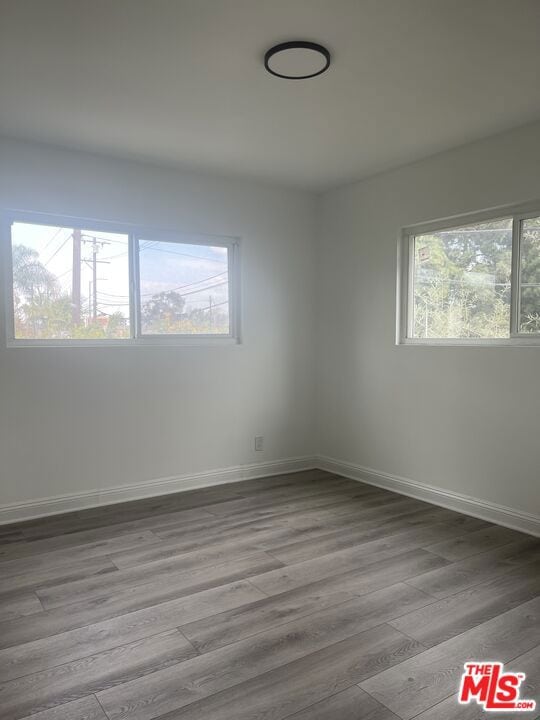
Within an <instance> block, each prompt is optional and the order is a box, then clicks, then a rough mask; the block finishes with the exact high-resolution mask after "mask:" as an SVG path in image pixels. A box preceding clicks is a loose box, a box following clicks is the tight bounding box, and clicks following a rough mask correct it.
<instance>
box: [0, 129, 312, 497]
mask: <svg viewBox="0 0 540 720" xmlns="http://www.w3.org/2000/svg"><path fill="white" fill-rule="evenodd" d="M314 202H315V200H314V198H313V196H311V195H309V194H307V193H302V192H299V191H290V190H286V189H276V188H273V187H268V186H263V185H257V184H255V183H250V182H247V181H246V182H241V181H237V180H229V179H224V178H223V179H220V178H212V177H206V176H203V175H196V174H189V173H188V174H182V173H179V172H176V171H174V170H167V169H163V168H157V167H153V166H147V165H141V164H137V163H132V162H125V161H118V160H113V159H107V158H103V157H98V156H93V155H89V154H83V153H76V152H70V151H63V150H57V149H54V148H47V147H45V146H40V145H33V144H25V143H15V142H10V141H2V142H0V208H12V209H17V208H18V209H26V210H35V211H42V212H49V213H60V214H64V215H75V216H82V217H88V218H99V219H103V220H118V221H127V222H135V223H144V224H146V225H149V226H156V227H160V228H173V229H179V230H186V231H193V232H201V233H210V234H224V235H234V236H240V237H241V238H242V296H243V340H244V342H243V344H242V345H240V346H228V347H222V348H219V347H218V348H216V347H206V348H201V347H199V348H191V349H186V348H174V349H170V348H158V347H156V348H150V349H149V348H144V349H142V348H85V349H79V348H61V349H58V348H56V349H54V348H52V349H45V348H37V349H36V348H27V349H23V348H12V349H6V348H5V343H4V328H3V327H0V474H1V478H0V506H1V505H5V504H8V503H18V502H20V501H25V500H30V499H36V498H38V497H50V496H55V495H64V494H71V493H78V492H83V491H90V490H94V489H99V488H110V487H114V486H118V485H123V484H131V483H138V482H145V481H148V480H153V479H156V478H161V477H167V476H171V475H180V474H184V473H193V472H198V471H205V470H212V469H215V468H224V467H230V466H236V465H240V464H244V463H252V462H257V461H272V460H275V459H281V458H290V457H297V456H304V455H311V454H312V453H313V446H312V437H313V433H312V418H313V416H314V412H313V409H314V408H313V403H312V390H313V373H312V368H313V364H312V352H311V351H312V348H311V341H312V320H313V311H312V282H313V221H314ZM2 318H3V314H2ZM0 322H2V321H0ZM255 435H264V437H265V451H264V452H263V453H255V452H254V448H253V439H254V436H255Z"/></svg>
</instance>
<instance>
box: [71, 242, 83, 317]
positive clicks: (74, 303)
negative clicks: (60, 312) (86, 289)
mask: <svg viewBox="0 0 540 720" xmlns="http://www.w3.org/2000/svg"><path fill="white" fill-rule="evenodd" d="M72 239H73V270H72V285H71V288H72V289H71V320H72V322H73V324H74V325H80V323H81V231H80V230H79V229H75V230H73V235H72Z"/></svg>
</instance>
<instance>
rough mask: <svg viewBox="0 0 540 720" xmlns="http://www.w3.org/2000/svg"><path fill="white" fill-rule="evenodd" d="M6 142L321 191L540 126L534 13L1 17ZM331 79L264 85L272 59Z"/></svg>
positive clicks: (398, 4) (442, 10) (489, 4)
mask: <svg viewBox="0 0 540 720" xmlns="http://www.w3.org/2000/svg"><path fill="white" fill-rule="evenodd" d="M0 12H1V16H0V134H4V135H8V136H12V137H21V138H29V139H35V140H40V141H46V142H52V143H55V144H60V145H65V146H68V147H76V148H82V149H86V150H91V151H96V152H101V153H109V154H114V155H117V156H126V157H137V158H141V159H146V160H151V161H157V162H160V163H168V164H178V165H182V166H184V167H188V168H196V169H200V170H212V171H214V172H219V173H234V174H243V175H246V176H249V177H257V178H261V179H265V180H270V181H272V182H283V183H286V184H290V185H298V186H302V187H308V188H313V189H317V190H318V189H324V188H328V187H331V186H335V185H338V184H342V183H345V182H347V181H351V180H355V179H360V178H362V177H366V176H368V175H371V174H373V173H376V172H379V171H381V170H384V169H387V168H390V167H393V166H396V165H400V164H403V163H406V162H410V161H412V160H415V159H418V158H421V157H425V156H427V155H430V154H432V153H435V152H438V151H441V150H445V149H447V148H450V147H453V146H456V145H460V144H463V143H466V142H469V141H471V140H475V139H477V138H481V137H485V136H487V135H490V134H494V133H497V132H499V131H502V130H506V129H508V128H511V127H514V126H517V125H521V124H525V123H527V122H531V121H534V120H536V119H538V118H540V92H539V82H538V81H539V77H540V39H539V38H540V0H0ZM291 39H306V40H313V41H318V42H321V43H323V44H325V45H327V46H328V48H329V49H330V50H331V52H332V55H333V63H332V66H331V68H330V70H329V71H328V72H327V73H326V74H324V75H322V76H320V77H317V78H312V79H310V80H305V81H287V80H281V79H279V78H276V77H273V76H271V75H269V74H267V73H266V72H265V71H264V69H263V66H262V56H263V55H264V52H265V50H266V49H268V47H269V46H271V45H273V44H275V43H277V42H282V41H285V40H291Z"/></svg>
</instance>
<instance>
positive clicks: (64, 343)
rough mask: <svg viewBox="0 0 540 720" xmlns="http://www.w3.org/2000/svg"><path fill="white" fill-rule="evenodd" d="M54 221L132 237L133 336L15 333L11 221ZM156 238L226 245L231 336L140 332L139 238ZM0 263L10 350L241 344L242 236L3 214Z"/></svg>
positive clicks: (59, 217) (183, 242)
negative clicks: (41, 336)
mask: <svg viewBox="0 0 540 720" xmlns="http://www.w3.org/2000/svg"><path fill="white" fill-rule="evenodd" d="M16 222H19V223H29V224H32V225H51V226H53V227H66V228H70V229H71V228H73V229H80V230H85V229H86V230H88V229H92V230H96V231H97V232H100V231H101V232H108V233H120V234H123V235H127V236H128V258H129V296H130V337H129V338H125V339H119V338H115V339H110V340H106V339H88V340H84V339H27V338H16V337H15V312H14V311H15V306H14V296H13V295H14V293H13V268H12V248H11V226H12V224H13V223H16ZM141 240H157V241H164V242H171V243H173V242H174V243H176V244H179V245H211V246H213V247H224V248H227V259H228V281H229V333H228V334H218V333H216V334H207V335H204V334H200V335H199V334H189V335H188V334H182V335H181V334H169V335H165V334H163V335H147V334H144V335H143V334H142V333H141V327H140V325H141V323H140V276H139V251H138V247H139V242H140V241H141ZM0 262H1V264H2V266H3V268H4V273H3V277H2V281H3V284H4V292H3V293H2V299H3V302H4V305H5V307H4V313H3V314H4V318H5V328H6V332H5V336H6V346H7V347H8V348H20V347H85V348H88V347H156V346H168V347H175V346H177V347H196V346H205V345H207V346H224V345H239V344H241V329H240V325H241V322H240V321H241V308H240V238H239V237H230V236H221V235H219V236H218V235H203V234H201V233H189V232H186V231H175V230H162V229H156V228H150V227H145V226H137V225H133V224H128V223H117V222H108V221H101V220H92V219H89V218H80V217H70V216H60V215H49V214H46V213H35V212H26V211H19V210H17V211H9V212H5V213H4V214H3V218H2V233H1V237H0Z"/></svg>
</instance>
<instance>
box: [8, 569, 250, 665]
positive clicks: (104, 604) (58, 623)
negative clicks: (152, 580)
mask: <svg viewBox="0 0 540 720" xmlns="http://www.w3.org/2000/svg"><path fill="white" fill-rule="evenodd" d="M262 597H264V593H262V592H261V591H260V590H257V589H256V588H255V586H254V585H251V584H250V583H249V582H248V581H246V580H239V581H236V582H231V583H226V584H223V585H218V586H216V587H212V588H209V589H207V590H202V591H200V592H196V593H193V594H190V595H186V596H183V597H179V598H176V597H175V598H174V599H172V600H167V601H163V602H159V599H158V600H157V601H156V598H155V596H154V595H151V594H149V593H143V594H141V593H134V592H133V591H130V590H128V591H125V592H123V593H115V594H113V595H111V596H110V597H107V598H98V599H96V600H89V601H84V602H82V603H74V604H72V605H64V606H62V607H59V608H54V609H53V610H46V611H44V612H41V613H39V614H36V615H33V616H32V617H25V618H20V619H18V620H15V621H11V622H6V623H2V624H1V625H0V648H2V649H3V648H14V650H13V655H10V654H9V653H8V654H7V657H16V656H17V648H16V647H15V646H17V645H20V647H21V650H23V652H26V651H25V650H24V648H25V647H26V645H28V644H30V645H32V644H33V643H34V642H35V641H38V640H41V639H44V638H49V637H52V636H54V635H57V634H58V633H66V632H68V631H70V630H75V629H77V628H84V627H87V626H89V625H93V624H97V623H100V622H101V621H105V620H108V619H111V618H118V622H119V623H122V622H123V616H132V614H133V613H137V612H140V613H141V614H140V615H136V616H135V618H136V619H137V620H139V621H141V622H143V623H144V622H147V623H151V622H152V619H153V618H155V617H159V616H160V615H161V614H165V615H168V613H169V612H172V613H174V615H175V616H176V619H177V622H176V623H175V624H177V625H179V624H182V623H189V622H193V621H195V620H200V619H201V618H204V617H208V616H209V615H215V614H217V613H221V612H224V611H227V610H229V609H230V608H233V607H237V606H239V605H244V604H246V603H249V602H253V601H255V600H259V599H261V598H262ZM40 607H41V606H40ZM145 610H148V612H147V613H146V612H145Z"/></svg>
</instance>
